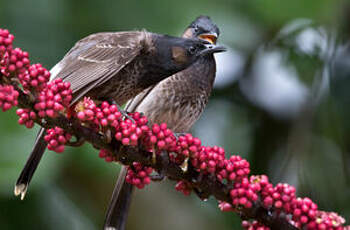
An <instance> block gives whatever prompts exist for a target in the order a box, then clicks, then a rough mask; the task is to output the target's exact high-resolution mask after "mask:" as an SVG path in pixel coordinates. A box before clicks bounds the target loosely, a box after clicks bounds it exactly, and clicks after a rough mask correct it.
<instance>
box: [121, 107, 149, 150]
mask: <svg viewBox="0 0 350 230" xmlns="http://www.w3.org/2000/svg"><path fill="white" fill-rule="evenodd" d="M130 116H131V118H132V119H133V120H131V119H128V118H127V119H125V120H123V121H120V124H119V127H118V128H117V129H116V133H115V136H114V137H115V139H117V140H118V141H121V142H122V144H123V145H132V146H137V144H138V141H139V139H140V138H141V137H142V136H143V135H144V134H145V133H147V132H148V131H149V128H148V126H147V123H148V120H147V118H146V117H145V116H142V115H141V114H140V113H138V112H135V113H131V114H130Z"/></svg>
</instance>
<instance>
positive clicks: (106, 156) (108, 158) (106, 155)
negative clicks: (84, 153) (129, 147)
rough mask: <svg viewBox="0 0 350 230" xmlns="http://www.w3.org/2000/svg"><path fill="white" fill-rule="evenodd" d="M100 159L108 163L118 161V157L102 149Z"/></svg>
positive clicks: (99, 154)
mask: <svg viewBox="0 0 350 230" xmlns="http://www.w3.org/2000/svg"><path fill="white" fill-rule="evenodd" d="M98 157H99V158H102V159H105V161H106V162H113V161H116V157H115V156H114V155H113V153H111V152H110V151H108V150H106V149H101V150H100V152H99V153H98Z"/></svg>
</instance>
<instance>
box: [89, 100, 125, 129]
mask: <svg viewBox="0 0 350 230" xmlns="http://www.w3.org/2000/svg"><path fill="white" fill-rule="evenodd" d="M95 114H96V119H97V120H96V123H97V124H99V125H101V127H107V126H111V127H115V128H116V127H118V125H119V120H120V119H121V117H122V114H121V113H120V112H119V110H118V106H116V105H113V104H112V105H110V104H109V103H108V102H102V104H101V105H100V106H99V107H97V108H96V112H95Z"/></svg>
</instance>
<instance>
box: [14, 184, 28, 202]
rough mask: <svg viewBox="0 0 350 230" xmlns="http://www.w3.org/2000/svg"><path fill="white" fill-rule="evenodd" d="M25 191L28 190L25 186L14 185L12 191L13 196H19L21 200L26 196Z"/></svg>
mask: <svg viewBox="0 0 350 230" xmlns="http://www.w3.org/2000/svg"><path fill="white" fill-rule="evenodd" d="M27 189H28V185H27V184H16V185H15V190H14V193H15V196H19V195H21V200H23V199H24V197H25V196H26V193H27Z"/></svg>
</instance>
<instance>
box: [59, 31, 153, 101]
mask: <svg viewBox="0 0 350 230" xmlns="http://www.w3.org/2000/svg"><path fill="white" fill-rule="evenodd" d="M145 33H146V32H136V31H135V32H118V33H97V34H93V35H90V36H88V37H86V38H83V39H82V40H80V41H78V42H77V43H76V44H75V46H74V47H73V48H72V49H71V50H70V51H69V52H68V53H67V54H66V55H65V56H64V58H63V59H62V60H61V61H60V62H59V63H58V65H57V66H59V69H58V71H57V73H55V75H56V76H54V78H62V79H63V80H64V81H68V82H70V83H71V89H72V91H73V93H74V94H75V98H74V101H76V100H77V99H79V98H80V97H81V96H82V95H84V94H86V93H87V92H88V91H89V90H91V89H92V88H93V87H95V86H99V85H101V84H103V83H104V82H106V81H108V80H109V79H110V78H111V77H113V76H115V75H116V74H117V73H118V72H119V71H120V70H121V69H122V68H123V67H124V66H126V65H127V64H128V63H130V62H131V61H132V60H133V59H134V58H135V57H136V56H137V55H138V54H139V53H140V52H141V50H142V49H143V39H144V38H145Z"/></svg>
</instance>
